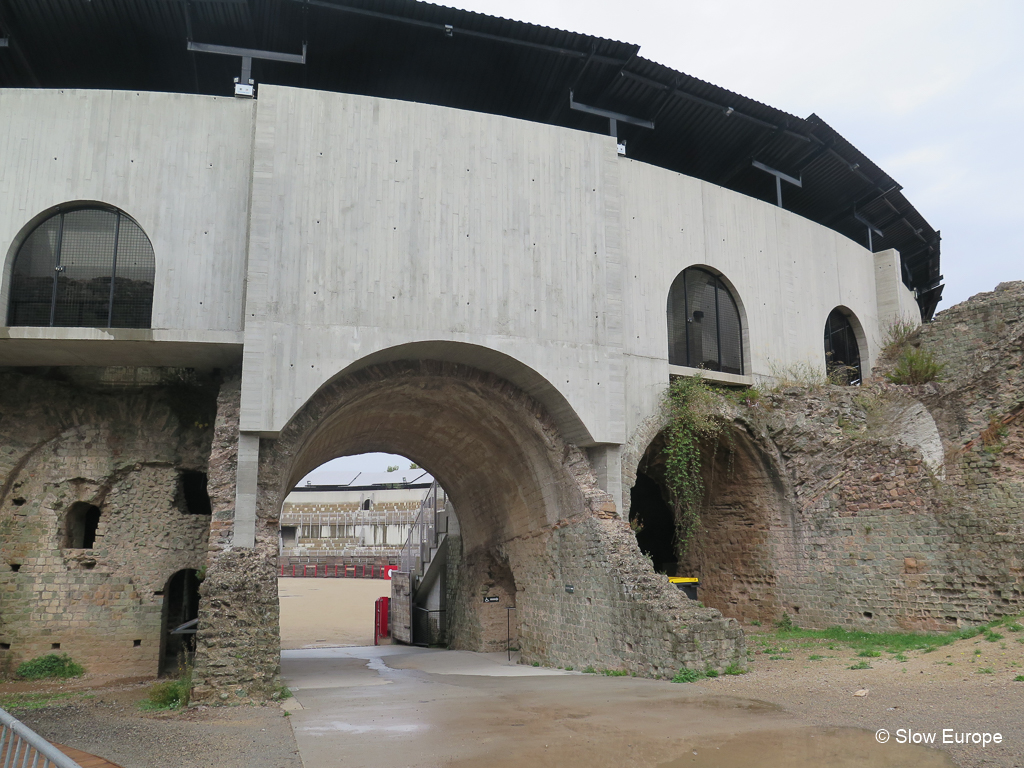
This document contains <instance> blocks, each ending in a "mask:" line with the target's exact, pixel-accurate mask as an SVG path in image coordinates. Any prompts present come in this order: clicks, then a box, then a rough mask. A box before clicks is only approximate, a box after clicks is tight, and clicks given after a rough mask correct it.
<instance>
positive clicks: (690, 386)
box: [664, 376, 724, 555]
mask: <svg viewBox="0 0 1024 768" xmlns="http://www.w3.org/2000/svg"><path fill="white" fill-rule="evenodd" d="M717 404H718V398H717V395H716V393H715V392H714V391H713V390H712V389H711V388H710V387H709V386H708V385H707V383H706V382H705V381H704V380H703V379H702V378H701V377H700V376H694V377H692V378H677V379H674V380H673V381H672V383H671V384H670V385H669V388H668V392H667V393H666V394H665V406H666V408H667V409H668V412H669V417H670V420H669V424H668V426H667V427H666V428H665V431H664V434H665V449H664V456H665V484H666V486H667V487H668V490H669V493H670V494H671V496H672V503H673V506H674V507H675V518H676V531H677V537H678V544H679V550H678V551H679V554H680V555H682V554H684V553H685V552H686V550H687V548H688V547H689V546H690V544H691V543H692V542H693V540H694V538H695V537H696V535H697V531H698V529H699V526H700V506H701V502H702V501H703V500H704V478H703V476H702V474H701V458H700V443H701V440H706V439H711V440H714V442H715V444H716V445H717V443H718V438H719V436H720V435H721V433H722V429H723V427H724V422H723V420H722V419H721V417H720V416H719V415H718V413H717V408H716V405H717Z"/></svg>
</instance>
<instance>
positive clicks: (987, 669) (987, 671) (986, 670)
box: [976, 667, 996, 675]
mask: <svg viewBox="0 0 1024 768" xmlns="http://www.w3.org/2000/svg"><path fill="white" fill-rule="evenodd" d="M995 673H996V671H995V670H994V669H992V667H982V668H981V669H979V670H978V671H977V673H976V674H979V675H994V674H995Z"/></svg>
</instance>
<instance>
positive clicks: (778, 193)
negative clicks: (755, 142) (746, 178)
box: [752, 160, 804, 208]
mask: <svg viewBox="0 0 1024 768" xmlns="http://www.w3.org/2000/svg"><path fill="white" fill-rule="evenodd" d="M752 164H753V166H754V167H755V168H757V169H758V170H760V171H764V172H765V173H770V174H771V175H772V176H774V177H775V199H776V205H778V206H779V208H781V207H782V182H784V181H788V182H789V183H790V184H792V185H793V186H796V187H801V188H802V187H803V185H804V182H803V176H802V175H801V176H800V178H795V177H793V176H790V175H789V174H788V173H783V172H782V171H780V170H777V169H775V168H772V167H771V166H770V165H765V164H764V163H761V162H758V161H757V160H753V161H752Z"/></svg>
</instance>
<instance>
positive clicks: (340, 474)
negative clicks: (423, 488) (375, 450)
mask: <svg viewBox="0 0 1024 768" xmlns="http://www.w3.org/2000/svg"><path fill="white" fill-rule="evenodd" d="M432 482H434V478H433V476H432V475H431V474H430V473H429V472H427V471H426V470H424V469H399V470H395V471H394V472H358V471H354V470H336V469H314V470H313V471H312V472H310V473H309V474H308V475H306V476H305V477H304V478H302V480H300V481H299V484H298V486H296V488H298V489H305V490H322V489H324V488H371V487H380V488H383V487H385V486H392V485H403V486H408V485H430V484H431V483H432Z"/></svg>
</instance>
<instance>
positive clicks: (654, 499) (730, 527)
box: [630, 424, 788, 622]
mask: <svg viewBox="0 0 1024 768" xmlns="http://www.w3.org/2000/svg"><path fill="white" fill-rule="evenodd" d="M700 449H701V474H702V480H703V483H704V501H703V503H702V504H701V508H700V524H699V526H697V529H696V531H695V533H694V535H693V536H692V538H691V539H690V540H689V541H685V540H682V539H681V538H680V536H679V534H678V529H679V523H678V516H679V513H678V512H676V511H675V509H674V507H673V506H672V504H671V501H670V500H671V496H670V494H669V492H668V490H667V488H666V483H665V468H664V450H665V439H664V434H663V433H659V434H658V435H657V436H656V437H655V438H654V439H653V440H652V441H651V442H650V444H649V445H648V448H647V450H646V451H645V453H644V455H643V457H642V459H641V461H640V464H639V466H638V468H637V475H636V481H635V484H634V485H633V489H632V493H631V498H632V504H633V506H631V508H630V520H631V522H632V524H633V528H634V531H635V532H636V536H637V542H638V544H639V545H640V548H641V549H642V550H643V551H644V553H645V554H647V555H648V556H650V557H651V558H652V559H653V561H654V566H655V569H656V570H659V571H660V572H662V573H665V574H667V575H669V576H689V577H694V576H695V577H697V578H699V579H700V586H699V589H698V595H699V600H700V601H701V602H702V603H703V604H704V605H707V606H709V607H712V608H717V609H718V610H720V611H721V612H722V614H723V615H725V616H727V617H730V618H735V619H739V620H742V621H746V622H750V621H755V620H756V621H774V620H775V619H776V618H778V613H779V610H780V608H779V601H778V597H777V588H776V573H775V568H774V565H773V550H772V547H773V544H772V529H773V526H777V525H779V524H780V522H781V519H782V514H783V512H784V510H785V509H787V508H788V502H787V495H786V490H785V486H784V483H783V481H782V478H781V476H780V475H779V473H778V471H777V469H776V467H775V463H774V462H773V460H772V459H771V457H770V456H769V455H768V453H767V452H766V451H765V450H764V449H763V448H762V447H761V446H759V445H758V444H757V443H756V441H755V440H754V439H753V438H752V437H751V436H750V434H749V433H748V432H747V430H746V429H745V428H744V427H743V426H742V425H739V424H731V425H729V426H727V427H726V431H725V432H723V433H722V434H721V435H719V437H718V438H717V439H716V440H712V441H707V442H704V443H702V444H701V446H700ZM651 529H653V531H651ZM666 541H669V542H671V545H670V547H667V546H666ZM669 549H671V555H670V554H669V551H668V550H669Z"/></svg>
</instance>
